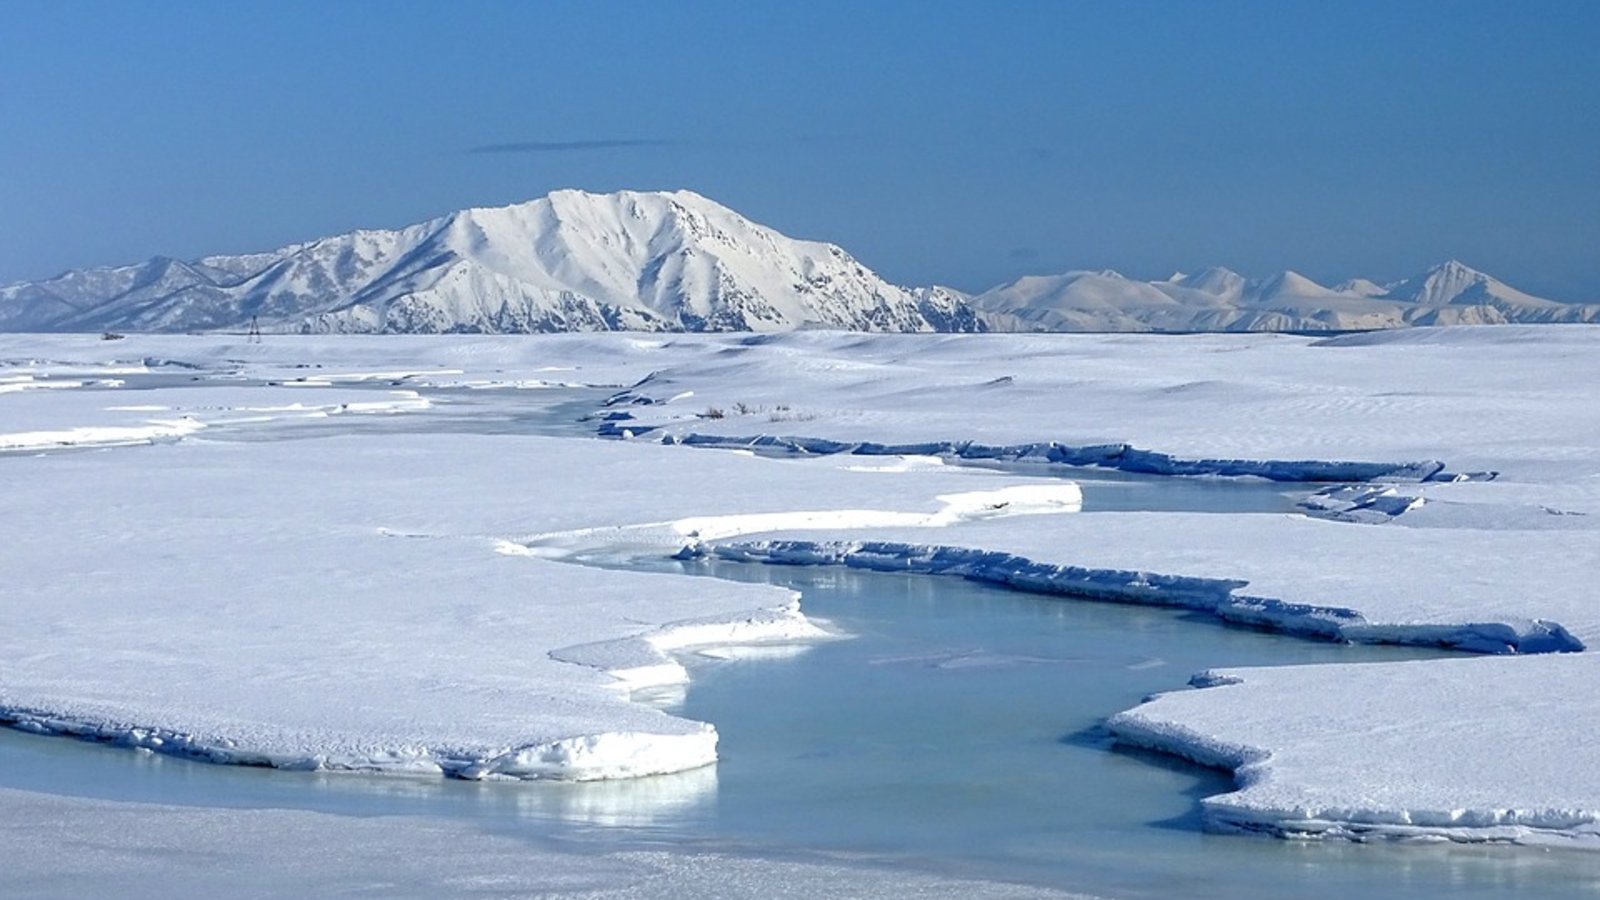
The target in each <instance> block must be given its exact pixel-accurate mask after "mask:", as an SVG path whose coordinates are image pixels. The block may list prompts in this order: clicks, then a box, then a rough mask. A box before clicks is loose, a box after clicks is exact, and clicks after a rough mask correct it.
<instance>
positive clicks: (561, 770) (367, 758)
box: [0, 598, 829, 781]
mask: <svg viewBox="0 0 1600 900" xmlns="http://www.w3.org/2000/svg"><path fill="white" fill-rule="evenodd" d="M828 636H829V634H828V632H826V631H824V630H823V629H821V628H819V627H817V626H816V625H815V624H813V623H812V622H811V621H810V620H808V619H807V618H806V617H805V616H804V615H803V614H802V613H801V612H800V607H799V600H798V599H797V598H792V599H791V600H790V602H789V603H788V604H787V605H784V606H781V607H777V608H769V609H761V610H755V611H752V612H748V613H744V614H740V615H736V616H714V617H708V618H701V619H690V620H684V621H681V622H675V623H671V624H668V625H666V626H663V627H661V628H660V629H658V630H656V631H654V632H652V633H649V634H645V635H639V636H634V637H626V638H618V639H615V640H609V641H600V642H596V643H592V644H584V645H579V646H575V647H569V648H565V649H562V650H556V651H553V652H552V653H551V654H550V655H551V657H552V658H554V659H556V660H558V661H563V662H570V663H574V664H577V665H587V666H592V667H594V668H598V669H600V670H602V671H604V672H606V673H608V674H610V675H612V676H613V677H615V678H616V684H617V688H618V690H620V691H622V692H623V693H631V692H632V691H634V690H638V689H640V688H644V687H654V686H660V685H665V684H675V683H681V682H684V681H687V680H688V673H687V671H686V670H685V669H684V668H683V666H682V665H681V664H679V663H678V662H677V660H676V659H674V658H673V657H672V656H671V654H672V653H673V652H677V651H684V650H692V649H699V648H704V649H709V648H714V647H723V646H743V645H759V644H773V643H796V642H802V641H813V640H817V639H819V638H825V637H828ZM665 723H666V724H667V726H668V727H666V728H663V729H662V730H660V731H609V732H608V731H601V732H596V733H591V734H577V735H568V736H551V737H539V738H535V739H533V740H530V741H529V742H527V743H524V744H517V745H514V746H500V747H482V746H469V747H462V746H449V745H438V744H432V743H430V742H428V741H427V740H426V739H425V738H423V737H419V739H418V740H417V741H416V742H414V743H393V744H389V745H387V746H384V745H373V744H367V743H362V742H360V741H355V742H332V741H320V742H313V745H316V744H319V743H320V744H321V746H320V747H316V748H315V749H309V748H307V747H306V746H304V745H303V743H302V742H299V741H294V740H289V741H277V740H273V739H271V738H260V737H256V738H249V737H238V736H229V735H227V734H220V733H218V734H200V733H194V732H191V731H187V730H184V729H181V728H176V727H166V726H161V725H153V724H148V723H146V724H135V723H129V722H124V721H119V720H117V719H115V718H110V717H90V716H82V715H76V716H75V715H66V714H62V713H59V712H53V711H50V710H46V709H38V708H33V707H29V706H19V705H14V704H6V703H4V702H0V725H5V726H9V727H12V728H15V729H17V730H19V731H25V732H29V733H33V734H44V735H57V736H63V737H77V738H82V739H85V740H92V741H98V742H102V743H107V744H111V745H114V746H118V747H126V748H131V749H140V750H147V751H150V752H155V753H162V754H166V755H170V756H177V757H183V758H187V759H194V760H199V761H203V762H211V763H220V764H225V765H240V766H259V767H266V768H275V769H286V770H301V771H360V772H373V773H384V774H407V775H444V776H447V777H451V778H462V779H469V780H489V779H518V780H562V781H597V780H603V779H616V778H636V777H642V776H647V775H664V774H669V773H673V772H682V771H686V770H689V769H695V768H699V767H701V766H706V765H710V764H711V763H714V762H716V760H717V731H716V729H715V728H714V727H712V726H711V725H709V724H707V723H704V722H697V721H693V720H688V719H682V718H677V717H667V718H666V719H665Z"/></svg>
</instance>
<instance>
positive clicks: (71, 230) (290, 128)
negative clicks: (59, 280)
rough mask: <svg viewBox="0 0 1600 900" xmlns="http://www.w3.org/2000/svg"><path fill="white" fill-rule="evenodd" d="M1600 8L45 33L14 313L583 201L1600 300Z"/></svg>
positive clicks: (1006, 13)
mask: <svg viewBox="0 0 1600 900" xmlns="http://www.w3.org/2000/svg"><path fill="white" fill-rule="evenodd" d="M1597 43H1600V3H1595V2H1587V0H1584V2H1576V0H1575V2H1549V3H1528V4H1511V3H1473V2H1449V3H1422V2H1417V3H1398V2H1385V3H1364V2H1340V3H1295V2H1262V3H1253V2H1207V3H1199V2H1192V3H1190V2H1183V3H1180V2H1168V3H1139V2H1127V3H1110V2H1107V3H1095V4H1087V3H1067V2H1060V3H1021V2H1016V3H1004V2H991V3H976V2H974V3H940V2H916V3H891V2H877V3H872V2H852V3H831V2H816V0H810V2H804V3H793V4H787V5H778V4H767V3H748V2H738V3H667V2H650V3H647V2H621V3H602V2H585V3H562V2H550V3H537V4H533V3H488V2H457V3H448V4H446V3H442V2H440V3H404V2H388V3H378V2H341V3H294V2H281V3H270V4H268V3H251V2H234V3H226V4H223V3H205V4H198V3H197V4H183V3H148V4H130V3H104V4H101V3H73V2H50V3H34V2H29V0H11V2H8V3H7V4H5V7H4V9H3V11H0V282H4V281H12V280H18V279H25V278H38V277H45V276H49V275H53V274H55V273H56V272H58V271H60V270H62V269H65V268H68V267H76V266H83V265H96V264H109V263H124V262H132V261H135V260H138V259H142V258H145V257H148V256H151V255H154V254H157V253H163V254H168V255H173V256H180V257H193V256H198V255H202V254H205V253H213V252H242V251H248V250H259V249H268V248H271V247H275V246H278V245H281V244H285V243H289V242H293V241H297V240H304V239H309V238H312V237H317V236H321V235H325V234H332V233H336V232H340V231H344V230H348V229H351V228H356V227H396V226H400V225H404V224H408V223H411V222H413V221H417V220H420V219H424V218H427V217H430V216H433V215H437V214H440V213H443V212H446V211H449V210H452V209H457V208H460V207H464V206H473V205H499V204H504V203H511V202H516V201H520V200H525V199H530V198H533V197H536V196H539V195H542V194H544V193H546V192H548V191H550V190H552V189H555V188H561V187H578V188H585V189H589V190H613V189H617V188H624V187H627V188H640V189H656V188H678V187H685V188H689V189H692V190H695V191H698V192H700V193H702V194H705V195H706V196H708V197H711V198H712V199H715V200H718V201H720V202H722V203H725V204H727V205H729V206H731V207H733V208H735V209H737V210H739V211H740V212H743V213H744V214H746V215H748V216H749V217H751V218H752V219H755V220H756V221H759V222H763V223H765V224H768V225H772V226H774V227H776V228H778V229H780V230H782V231H784V232H786V233H789V234H792V235H794V236H797V237H808V238H817V239H826V240H831V241H835V242H837V243H839V244H842V245H844V246H845V247H846V248H847V249H849V250H850V251H851V252H853V253H854V254H856V255H857V256H858V257H860V258H861V259H862V260H863V261H864V262H866V263H867V264H868V265H870V266H872V267H873V268H875V269H877V270H878V271H879V272H881V273H882V274H884V275H885V276H886V277H888V278H890V279H892V280H895V281H899V282H904V283H914V284H925V283H933V282H938V283H945V284H952V285H954V286H957V287H960V288H965V289H981V288H984V287H988V286H990V285H992V284H994V283H997V282H1000V281H1003V280H1007V279H1009V278H1013V277H1016V276H1018V275H1021V274H1028V273H1042V272H1052V271H1063V270H1066V269H1069V268H1107V267H1109V268H1116V269H1119V270H1121V271H1124V272H1125V273H1127V274H1131V275H1138V276H1143V277H1160V276H1165V275H1166V274H1168V273H1169V272H1170V271H1171V270H1173V269H1193V268H1196V267H1200V266H1205V265H1212V264H1219V265H1227V266H1230V267H1233V268H1236V269H1239V270H1240V271H1243V272H1245V273H1247V274H1265V273H1267V272H1270V271H1274V270H1277V269H1281V268H1295V269H1298V270H1300V271H1302V272H1304V273H1306V274H1307V275H1310V276H1312V277H1314V278H1318V279H1319V280H1329V281H1331V280H1338V279H1340V278H1343V277H1346V276H1350V275H1357V274H1361V275H1369V276H1372V277H1376V278H1379V279H1387V278H1398V277H1401V276H1404V275H1408V274H1411V273H1412V272H1414V271H1417V270H1420V269H1421V268H1423V267H1424V266H1426V265H1428V264H1430V263H1433V262H1437V261H1440V260H1443V259H1445V258H1449V257H1458V258H1460V259H1462V260H1463V261H1465V262H1467V263H1469V264H1471V265H1475V266H1477V267H1479V268H1482V269H1485V270H1487V271H1490V272H1492V273H1494V274H1497V275H1499V276H1501V277H1503V278H1505V279H1506V280H1508V281H1510V282H1511V283H1512V284H1514V285H1517V286H1519V287H1523V288H1524V289H1527V290H1532V291H1534V292H1536V293H1544V294H1547V295H1549V296H1554V297H1557V298H1559V299H1573V300H1578V299H1587V300H1600V53H1597V52H1596V51H1595V47H1596V45H1597Z"/></svg>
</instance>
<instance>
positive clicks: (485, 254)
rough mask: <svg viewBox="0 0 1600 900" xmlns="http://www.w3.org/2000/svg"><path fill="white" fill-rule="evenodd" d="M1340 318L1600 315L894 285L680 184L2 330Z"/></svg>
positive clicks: (1424, 286) (1445, 282)
mask: <svg viewBox="0 0 1600 900" xmlns="http://www.w3.org/2000/svg"><path fill="white" fill-rule="evenodd" d="M252 320H254V321H256V322H258V324H259V325H260V327H261V328H262V329H263V330H266V331H291V332H315V333H322V332H411V333H444V332H490V333H494V332H539V331H610V330H637V331H743V330H749V331H782V330H788V329H793V328H834V329H849V330H859V331H983V330H997V331H1346V330H1361V329H1375V328H1396V327H1401V326H1406V325H1457V324H1491V323H1500V322H1600V304H1589V305H1585V304H1574V303H1559V302H1556V301H1553V300H1545V299H1541V298H1539V297H1534V296H1531V295H1529V294H1526V293H1523V292H1522V291H1518V290H1516V289H1515V288H1512V287H1510V286H1508V285H1506V284H1505V283H1504V282H1501V281H1499V280H1497V279H1495V278H1492V277H1490V276H1488V275H1485V274H1484V273H1482V272H1479V271H1476V270H1474V269H1470V268H1468V267H1466V266H1464V265H1462V264H1461V263H1459V262H1455V261H1453V260H1452V261H1450V262H1447V263H1443V264H1441V265H1438V266H1435V267H1433V268H1431V269H1429V270H1428V271H1426V272H1423V273H1422V274H1420V275H1417V276H1415V277H1412V278H1407V279H1404V280H1402V281H1398V282H1394V283H1391V284H1386V285H1379V284H1377V283H1374V282H1372V281H1369V280H1366V279H1361V278H1357V279H1353V280H1350V281H1346V282H1343V283H1341V284H1339V285H1337V286H1336V287H1332V288H1329V287H1324V286H1322V285H1320V284H1317V283H1316V282H1314V281H1312V280H1311V279H1309V278H1306V277H1305V276H1303V275H1300V274H1299V273H1297V272H1280V273H1278V274H1276V275H1273V276H1271V277H1268V278H1262V279H1249V278H1246V277H1244V276H1243V275H1240V274H1238V273H1237V272H1232V271H1229V270H1227V269H1222V268H1211V269H1205V270H1203V271H1200V272H1195V273H1193V274H1183V273H1178V274H1175V275H1173V276H1172V277H1171V278H1168V279H1166V280H1165V281H1138V280H1135V279H1131V278H1128V277H1126V276H1124V275H1121V274H1119V273H1117V272H1113V271H1109V270H1105V271H1078V272H1067V273H1065V274H1062V275H1044V276H1037V275H1034V276H1028V277H1025V278H1019V279H1017V280H1016V281H1013V282H1010V283H1008V284H1003V285H1000V286H998V287H995V288H992V289H990V290H988V291H985V292H984V293H982V294H979V295H977V296H968V295H966V294H963V293H961V292H960V291H956V290H954V289H950V288H943V287H928V288H904V287H899V286H897V285H893V284H890V283H888V282H886V281H884V280H883V279H882V278H880V277H878V276H877V275H876V274H874V273H873V272H872V271H871V270H869V269H867V268H866V267H865V266H863V265H861V263H859V262H857V261H856V260H855V259H854V258H853V257H851V256H850V255H849V254H848V253H846V252H845V251H844V250H842V249H840V248H839V247H837V246H835V245H833V244H825V243H818V242H814V241H801V240H795V239H793V238H789V237H786V236H784V235H782V234H779V233H778V232H776V231H774V230H772V229H770V228H766V227H763V226H761V225H757V224H755V223H754V222H751V221H750V220H748V219H746V218H744V217H743V216H741V215H739V214H738V213H736V212H734V211H732V210H730V209H727V208H726V207H723V206H720V205H718V204H716V203H714V202H712V201H710V200H707V199H706V198H704V197H701V196H699V195H698V194H694V193H691V192H688V191H677V192H673V193H643V192H633V191H622V192H618V193H614V194H589V193H585V192H582V191H557V192H555V193H552V194H550V195H549V196H547V197H543V198H541V199H538V200H534V201H531V202H528V203H521V204H516V205H513V206H505V207H500V208H495V209H466V210H461V211H460V212H455V213H451V214H450V215H447V216H442V217H440V218H437V219H432V220H430V221H427V222H423V223H421V224H418V225H412V226H410V227H408V228H402V229H399V230H397V231H353V232H350V233H349V234H342V235H338V236H335V237H330V238H324V239H322V240H318V241H311V242H309V243H304V244H295V245H293V246H289V247H284V248H282V249H280V250H275V251H272V252H268V253H250V254H243V255H238V256H211V257H206V258H204V259H199V260H194V261H191V262H185V261H182V260H177V259H171V258H168V257H156V258H155V259H152V260H150V261H148V262H145V263H141V264H139V265H132V266H119V267H107V268H97V269H81V270H76V271H72V272H67V273H64V274H62V275H59V276H57V277H55V278H51V279H48V280H46V281H36V282H25V283H21V284H14V285H10V286H7V287H0V331H207V330H223V329H240V328H244V327H246V326H248V325H249V324H250V323H251V321H252Z"/></svg>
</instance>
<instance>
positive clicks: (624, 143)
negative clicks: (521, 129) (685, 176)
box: [467, 138, 679, 153]
mask: <svg viewBox="0 0 1600 900" xmlns="http://www.w3.org/2000/svg"><path fill="white" fill-rule="evenodd" d="M677 143H679V142H678V141H669V140H665V139H663V138H618V139H615V140H599V141H516V142H514V143H509V144H483V145H481V146H478V147H473V148H471V149H469V150H468V151H467V152H468V153H570V152H581V151H584V150H615V149H620V148H626V147H671V146H673V145H675V144H677Z"/></svg>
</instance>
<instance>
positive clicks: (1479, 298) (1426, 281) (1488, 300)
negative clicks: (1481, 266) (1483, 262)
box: [1386, 259, 1562, 308]
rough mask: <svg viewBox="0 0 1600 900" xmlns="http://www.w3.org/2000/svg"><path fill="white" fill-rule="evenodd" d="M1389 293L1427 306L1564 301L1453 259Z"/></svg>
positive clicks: (1549, 304)
mask: <svg viewBox="0 0 1600 900" xmlns="http://www.w3.org/2000/svg"><path fill="white" fill-rule="evenodd" d="M1386 296H1388V297H1389V298H1391V299H1395V300H1405V301H1408V302H1410V303H1415V304H1417V305H1418V306H1426V307H1441V306H1484V305H1488V306H1493V305H1496V304H1501V303H1507V304H1510V305H1513V306H1529V307H1538V308H1550V307H1554V306H1561V305H1562V304H1557V303H1556V302H1555V301H1553V300H1545V299H1542V298H1539V297H1534V296H1532V295H1529V294H1525V293H1523V292H1522V291H1519V290H1517V289H1516V288H1513V287H1511V286H1510V285H1508V284H1506V283H1505V282H1503V281H1500V280H1499V279H1497V278H1494V277H1492V276H1490V275H1486V274H1484V273H1483V272H1480V271H1478V270H1477V269H1474V268H1472V267H1471V266H1467V265H1465V264H1463V263H1461V262H1458V261H1456V260H1453V259H1452V260H1449V261H1448V262H1443V263H1440V264H1439V265H1436V266H1434V267H1432V268H1430V269H1428V270H1427V271H1426V272H1423V273H1422V274H1420V275H1415V276H1412V277H1411V278H1407V279H1405V280H1403V281H1398V282H1396V283H1394V284H1392V285H1389V290H1388V293H1387V295H1386Z"/></svg>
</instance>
